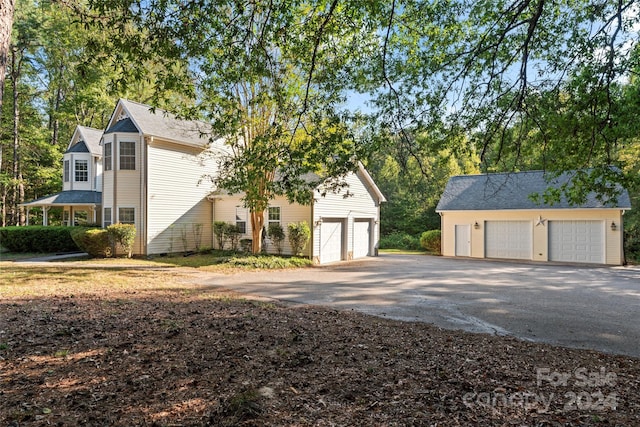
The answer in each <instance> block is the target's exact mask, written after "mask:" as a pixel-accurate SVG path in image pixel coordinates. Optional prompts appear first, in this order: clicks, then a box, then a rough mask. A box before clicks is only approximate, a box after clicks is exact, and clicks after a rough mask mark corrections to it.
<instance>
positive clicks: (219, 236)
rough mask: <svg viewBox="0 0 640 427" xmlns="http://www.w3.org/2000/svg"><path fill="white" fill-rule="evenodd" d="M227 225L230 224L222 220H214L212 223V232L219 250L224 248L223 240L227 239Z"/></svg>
mask: <svg viewBox="0 0 640 427" xmlns="http://www.w3.org/2000/svg"><path fill="white" fill-rule="evenodd" d="M229 225H230V224H228V223H226V222H224V221H215V222H214V223H213V234H214V235H215V239H216V242H217V243H218V249H220V250H224V242H225V241H226V240H227V231H228V229H229Z"/></svg>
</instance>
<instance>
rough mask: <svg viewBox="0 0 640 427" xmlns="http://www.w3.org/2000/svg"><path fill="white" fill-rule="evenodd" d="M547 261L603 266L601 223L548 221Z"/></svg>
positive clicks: (602, 230) (602, 232)
mask: <svg viewBox="0 0 640 427" xmlns="http://www.w3.org/2000/svg"><path fill="white" fill-rule="evenodd" d="M549 260H550V261H561V262H585V263H596V264H604V223H603V221H587V220H572V221H549Z"/></svg>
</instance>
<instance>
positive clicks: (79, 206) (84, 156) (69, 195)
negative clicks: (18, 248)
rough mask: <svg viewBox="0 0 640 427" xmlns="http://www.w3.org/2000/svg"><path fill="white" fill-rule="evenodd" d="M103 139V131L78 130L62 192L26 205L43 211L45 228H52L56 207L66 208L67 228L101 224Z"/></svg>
mask: <svg viewBox="0 0 640 427" xmlns="http://www.w3.org/2000/svg"><path fill="white" fill-rule="evenodd" d="M101 137H102V131H101V130H99V129H93V128H89V127H85V126H78V127H76V130H75V131H74V133H73V136H72V137H71V141H70V142H69V145H68V147H67V151H66V152H65V153H64V156H63V159H62V171H61V172H62V191H61V192H60V193H56V194H53V195H50V196H46V197H41V198H39V199H37V200H33V201H31V202H28V203H24V204H23V205H22V206H24V207H25V208H27V209H30V208H42V210H43V213H44V214H43V216H42V218H43V225H48V222H49V220H48V212H49V209H51V208H53V207H58V208H62V220H63V223H64V224H65V225H70V226H73V225H81V224H87V223H99V222H100V221H101V217H100V214H101V203H102V197H101V193H102V148H101V147H100V138H101ZM28 217H29V216H28V215H27V218H28Z"/></svg>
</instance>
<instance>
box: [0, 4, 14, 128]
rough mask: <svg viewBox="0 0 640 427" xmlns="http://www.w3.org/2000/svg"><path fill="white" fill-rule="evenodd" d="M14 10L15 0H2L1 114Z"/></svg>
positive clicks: (0, 50)
mask: <svg viewBox="0 0 640 427" xmlns="http://www.w3.org/2000/svg"><path fill="white" fill-rule="evenodd" d="M14 10H15V0H0V116H1V115H2V99H3V97H4V77H5V75H6V72H7V61H8V59H9V44H10V43H11V28H12V27H13V12H14ZM0 118H1V117H0Z"/></svg>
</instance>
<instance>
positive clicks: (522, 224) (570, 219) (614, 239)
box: [436, 171, 631, 265]
mask: <svg viewBox="0 0 640 427" xmlns="http://www.w3.org/2000/svg"><path fill="white" fill-rule="evenodd" d="M568 179H569V176H568V175H566V174H565V175H563V176H561V177H559V178H557V179H551V180H550V179H549V178H548V177H546V176H545V173H544V172H543V171H532V172H518V173H505V174H483V175H466V176H455V177H452V178H451V179H450V180H449V182H448V183H447V186H446V188H445V191H444V193H443V195H442V198H441V199H440V202H439V203H438V206H437V208H436V211H437V212H438V213H439V214H440V217H441V226H442V254H443V255H445V256H465V257H474V258H503V259H520V260H533V261H559V262H575V263H593V264H611V265H621V264H624V250H623V215H624V212H625V211H626V210H629V209H631V202H630V199H629V194H628V193H627V192H626V191H625V190H622V189H621V193H620V194H619V196H618V197H617V200H616V201H611V202H602V201H601V200H598V198H596V196H595V194H592V195H589V197H588V198H587V200H586V202H585V203H583V204H582V205H579V206H575V205H574V206H572V205H570V204H569V203H568V202H567V201H566V200H562V201H560V202H558V203H556V204H554V205H545V204H538V203H535V202H534V201H533V200H531V199H530V197H529V196H530V195H531V194H533V193H538V194H542V193H543V192H544V191H545V190H546V189H547V188H549V187H554V186H559V185H562V184H563V183H566V182H567V180H568Z"/></svg>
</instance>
